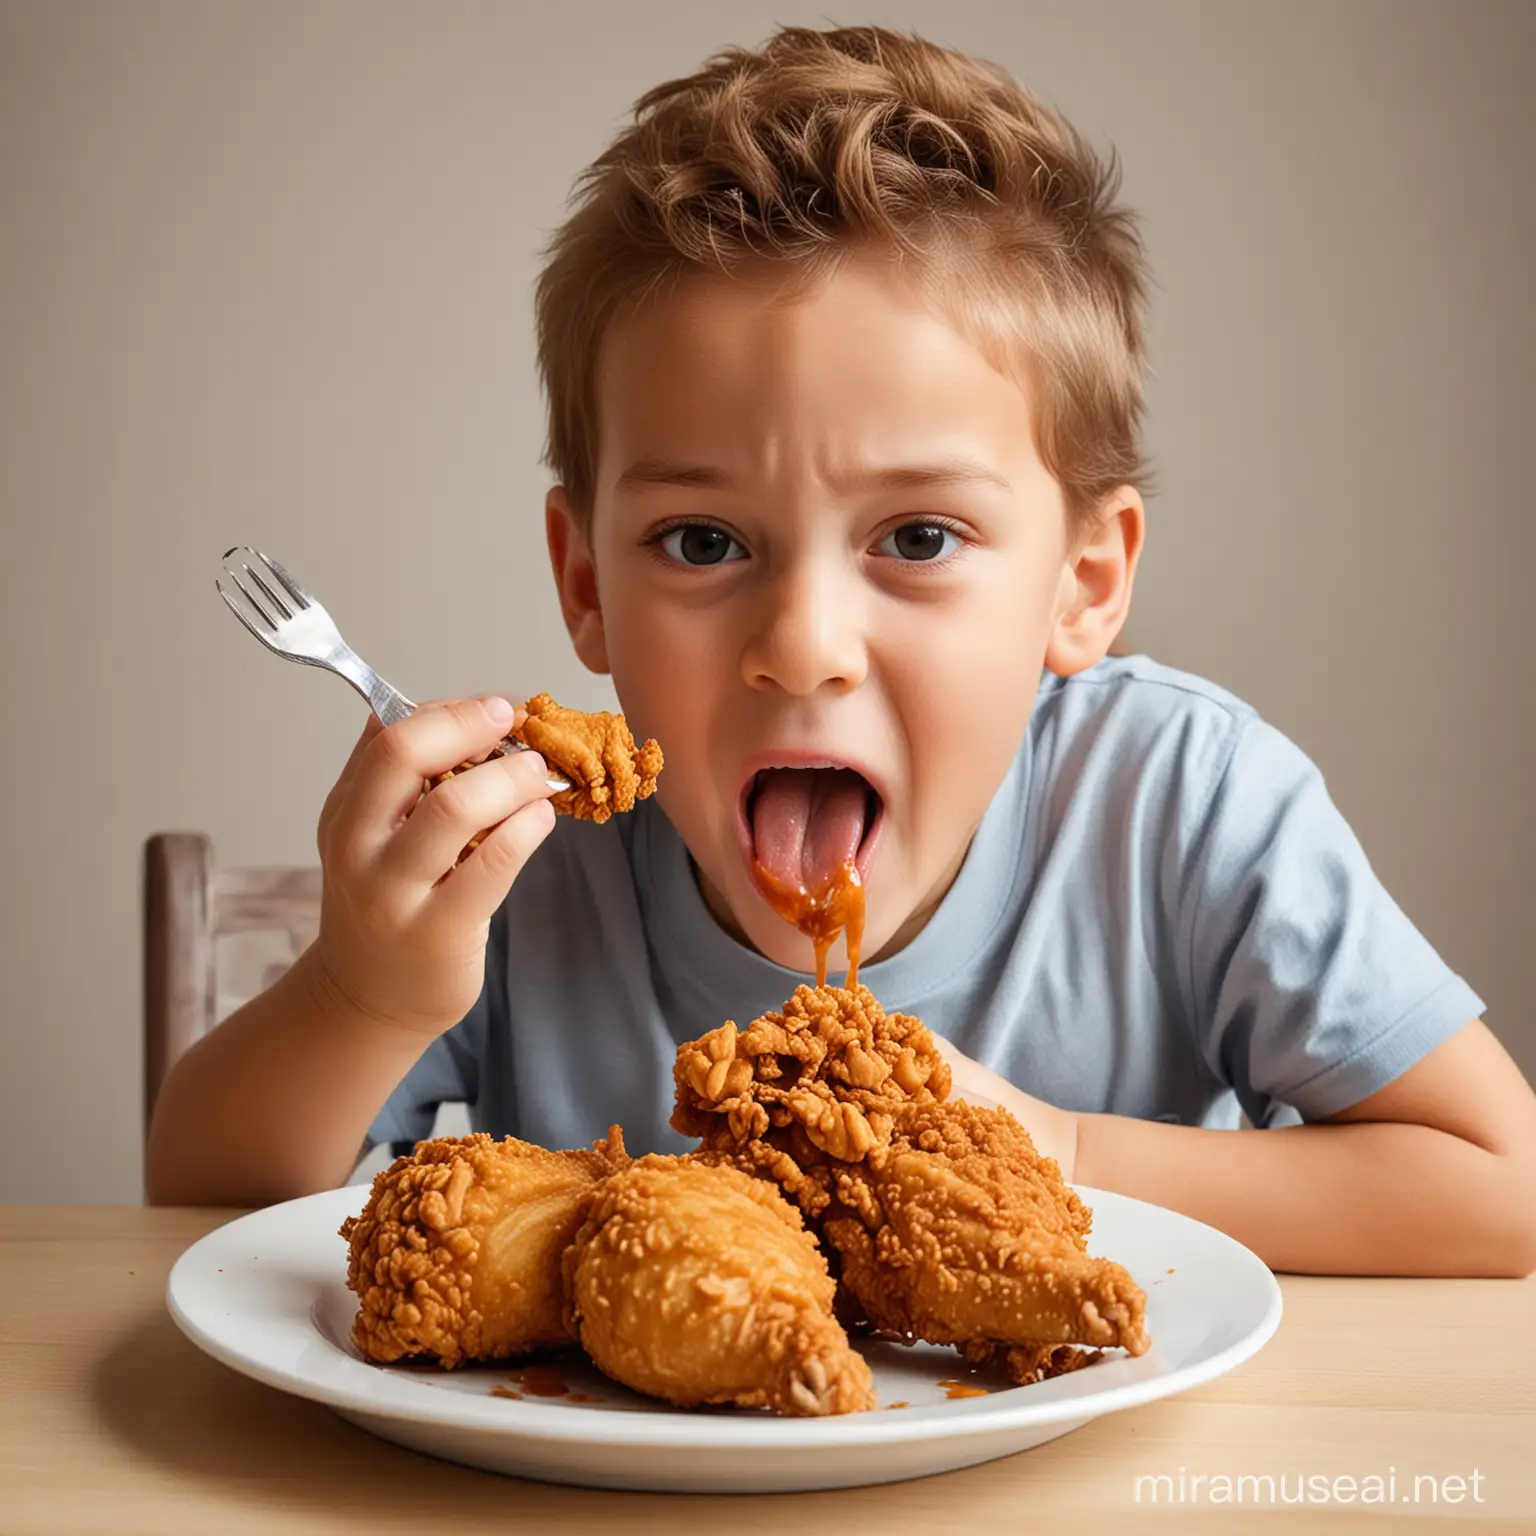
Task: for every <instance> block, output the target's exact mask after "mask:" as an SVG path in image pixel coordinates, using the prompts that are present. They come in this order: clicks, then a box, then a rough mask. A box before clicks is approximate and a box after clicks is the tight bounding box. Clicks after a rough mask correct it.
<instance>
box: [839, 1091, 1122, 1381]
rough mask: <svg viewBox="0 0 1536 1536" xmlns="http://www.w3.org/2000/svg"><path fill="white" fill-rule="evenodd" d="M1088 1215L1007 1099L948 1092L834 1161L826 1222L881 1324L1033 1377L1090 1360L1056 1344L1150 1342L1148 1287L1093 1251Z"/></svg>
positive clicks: (855, 1291)
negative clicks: (857, 1154)
mask: <svg viewBox="0 0 1536 1536" xmlns="http://www.w3.org/2000/svg"><path fill="white" fill-rule="evenodd" d="M1091 1220H1092V1215H1091V1213H1090V1212H1089V1210H1088V1209H1087V1207H1086V1206H1084V1205H1083V1203H1082V1201H1081V1200H1079V1199H1078V1197H1077V1195H1076V1193H1075V1192H1074V1191H1072V1190H1070V1189H1068V1188H1067V1186H1066V1185H1065V1184H1064V1183H1063V1182H1062V1179H1061V1173H1060V1170H1059V1169H1058V1168H1057V1165H1056V1163H1055V1162H1054V1160H1053V1159H1051V1158H1048V1157H1041V1156H1040V1155H1039V1154H1038V1153H1037V1152H1036V1151H1035V1147H1034V1144H1033V1142H1031V1140H1030V1138H1029V1134H1028V1132H1027V1131H1025V1129H1024V1127H1023V1126H1022V1125H1020V1124H1019V1122H1018V1121H1017V1120H1015V1119H1014V1117H1013V1116H1012V1115H1011V1114H1009V1113H1008V1111H1007V1110H1005V1109H983V1108H980V1107H978V1106H976V1105H972V1104H963V1103H946V1104H924V1105H914V1106H912V1107H911V1108H910V1109H908V1110H906V1111H904V1112H903V1113H902V1114H901V1115H900V1116H899V1117H898V1119H897V1123H896V1128H895V1133H894V1135H893V1136H892V1139H891V1142H890V1144H889V1146H887V1147H884V1148H880V1149H877V1150H876V1151H874V1152H871V1153H870V1154H869V1156H868V1157H867V1158H865V1159H863V1160H862V1161H861V1162H859V1163H857V1164H853V1165H850V1166H848V1167H845V1168H840V1169H838V1170H837V1173H836V1176H835V1179H834V1186H833V1201H832V1204H831V1205H830V1207H829V1208H828V1210H827V1211H826V1213H825V1215H824V1216H823V1219H822V1222H821V1232H822V1236H823V1237H824V1238H825V1240H826V1241H827V1243H828V1244H829V1245H830V1246H831V1247H832V1248H833V1249H834V1250H836V1252H837V1254H838V1255H839V1257H840V1259H841V1278H842V1284H843V1285H844V1286H845V1287H846V1288H847V1290H848V1291H849V1293H850V1294H851V1295H852V1296H853V1298H854V1299H855V1300H856V1301H857V1302H858V1304H859V1306H860V1307H861V1308H862V1310H863V1312H864V1314H865V1316H866V1317H867V1318H868V1319H869V1321H870V1322H871V1323H873V1324H874V1326H875V1327H876V1328H878V1329H882V1330H886V1331H889V1332H891V1333H894V1334H897V1335H898V1336H900V1337H903V1338H917V1339H925V1340H927V1341H928V1342H929V1343H932V1344H955V1345H958V1346H959V1347H960V1348H961V1349H962V1350H963V1351H964V1352H965V1354H966V1357H967V1359H968V1360H970V1361H971V1362H972V1363H973V1364H979V1363H981V1362H982V1361H983V1360H985V1359H988V1358H991V1357H992V1356H994V1355H1000V1356H1001V1357H1002V1358H1003V1360H1004V1363H1005V1364H1006V1365H1007V1366H1008V1368H1009V1370H1010V1372H1011V1373H1012V1374H1013V1375H1014V1377H1015V1379H1016V1380H1034V1379H1036V1377H1038V1376H1040V1375H1042V1374H1057V1373H1058V1372H1059V1371H1060V1370H1061V1369H1071V1368H1072V1367H1073V1366H1075V1365H1077V1364H1080V1363H1081V1357H1080V1356H1079V1355H1078V1354H1077V1353H1076V1352H1073V1351H1068V1352H1066V1353H1058V1352H1057V1349H1056V1347H1057V1346H1062V1345H1077V1344H1086V1345H1090V1346H1093V1347H1094V1348H1097V1349H1110V1348H1116V1347H1119V1348H1123V1349H1125V1350H1126V1351H1127V1352H1128V1353H1130V1354H1132V1355H1139V1354H1142V1353H1144V1352H1145V1350H1146V1348H1147V1345H1148V1342H1149V1341H1148V1338H1147V1333H1146V1328H1145V1316H1146V1295H1145V1293H1144V1292H1143V1291H1142V1289H1141V1287H1140V1286H1138V1285H1137V1284H1136V1282H1135V1281H1134V1280H1132V1278H1131V1277H1130V1275H1129V1274H1128V1273H1127V1272H1126V1271H1125V1270H1124V1269H1123V1268H1121V1266H1120V1265H1118V1264H1115V1263H1112V1262H1111V1261H1110V1260H1108V1259H1096V1258H1090V1257H1089V1256H1088V1252H1087V1237H1088V1230H1089V1225H1090V1222H1091Z"/></svg>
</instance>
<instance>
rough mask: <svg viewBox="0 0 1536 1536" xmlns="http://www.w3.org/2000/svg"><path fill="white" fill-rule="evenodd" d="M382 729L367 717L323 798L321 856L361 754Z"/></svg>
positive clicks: (319, 835) (374, 717) (375, 718)
mask: <svg viewBox="0 0 1536 1536" xmlns="http://www.w3.org/2000/svg"><path fill="white" fill-rule="evenodd" d="M383 729H384V722H383V721H382V720H380V719H379V717H378V716H377V715H369V716H368V719H367V720H366V721H365V722H364V724H363V729H362V731H361V733H360V734H359V735H358V738H357V740H356V742H354V743H353V746H352V751H351V754H350V755H349V756H348V758H347V760H346V762H345V763H344V764H343V765H342V769H341V772H340V773H339V774H337V776H336V782H335V783H334V784H333V785H331V790H330V793H329V794H328V795H327V796H326V797H325V804H324V805H322V806H321V807H320V824H319V828H318V831H317V834H316V836H317V838H318V841H319V844H320V851H321V853H322V855H323V854H324V852H325V847H326V834H327V832H328V830H329V827H330V824H331V822H332V820H334V818H335V815H336V811H337V808H338V807H339V806H340V805H341V803H342V801H343V800H345V799H346V796H347V790H348V788H349V786H350V785H351V783H352V780H353V778H354V777H355V775H356V773H357V765H358V764H359V763H360V762H362V760H363V754H364V753H365V752H366V751H367V748H368V743H369V742H371V741H372V740H373V738H374V737H375V736H377V735H378V734H379V732H380V731H382V730H383Z"/></svg>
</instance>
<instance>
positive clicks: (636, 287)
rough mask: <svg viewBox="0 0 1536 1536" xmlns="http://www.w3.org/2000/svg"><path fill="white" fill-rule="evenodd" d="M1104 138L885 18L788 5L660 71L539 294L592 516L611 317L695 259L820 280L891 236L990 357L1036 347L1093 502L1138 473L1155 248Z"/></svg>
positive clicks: (1009, 364) (578, 211) (552, 405)
mask: <svg viewBox="0 0 1536 1536" xmlns="http://www.w3.org/2000/svg"><path fill="white" fill-rule="evenodd" d="M1118 191H1119V172H1118V167H1117V163H1116V161H1115V158H1114V156H1113V154H1111V155H1110V156H1109V157H1108V158H1105V159H1101V158H1100V157H1099V156H1098V155H1096V154H1095V153H1094V151H1093V150H1092V149H1091V148H1090V147H1089V146H1088V145H1087V144H1086V143H1085V142H1084V140H1083V139H1082V138H1081V137H1080V136H1079V134H1078V133H1077V132H1076V130H1074V129H1073V128H1072V127H1071V126H1070V124H1068V123H1067V122H1066V121H1065V120H1064V119H1063V118H1061V117H1060V116H1059V115H1058V114H1057V113H1055V112H1053V111H1051V110H1050V109H1049V108H1047V107H1045V106H1043V105H1042V104H1041V103H1039V102H1037V101H1036V100H1035V99H1034V98H1033V97H1032V96H1030V95H1029V94H1028V92H1026V91H1025V90H1024V89H1023V87H1022V86H1020V85H1019V84H1018V83H1017V82H1016V81H1015V80H1014V79H1013V78H1012V77H1011V76H1010V75H1008V74H1007V73H1006V72H1005V71H1003V70H1002V69H1000V68H998V67H997V66H995V65H991V64H987V63H984V62H982V61H981V60H977V59H973V58H970V57H968V56H967V55H965V54H962V53H956V52H953V51H951V50H949V49H947V48H941V47H939V46H938V45H937V44H934V43H930V42H926V41H924V40H923V39H921V38H918V37H915V36H913V37H908V36H903V35H900V34H898V33H894V32H889V31H886V30H885V29H883V28H880V27H856V28H846V29H836V30H830V31H814V30H811V29H808V28H803V27H784V28H781V29H780V30H779V31H777V32H776V33H775V34H774V35H773V37H772V38H771V39H770V40H769V41H768V42H767V43H766V44H765V45H764V46H763V47H762V48H760V49H757V50H755V51H754V50H748V49H744V48H728V49H726V50H724V51H723V52H721V53H719V54H716V55H715V57H714V58H712V59H710V60H709V61H708V63H706V64H705V66H704V68H703V69H701V70H700V71H699V72H698V73H697V74H694V75H690V76H688V77H687V78H686V79H682V80H672V81H669V82H667V83H666V84H665V85H659V86H657V87H656V88H655V89H654V90H652V91H648V92H647V93H646V94H645V95H644V96H642V97H641V98H640V100H639V101H638V102H637V103H636V104H635V112H634V122H633V124H632V125H630V126H629V127H627V128H626V129H625V130H624V131H623V132H622V133H621V134H620V135H619V137H618V138H617V139H616V140H615V141H614V143H613V144H612V145H611V146H610V147H609V149H608V150H607V151H606V152H605V153H604V154H603V155H602V156H600V157H599V158H598V159H597V160H596V161H595V162H594V163H593V164H592V165H591V166H590V167H589V168H588V169H587V170H586V172H585V173H584V174H583V175H582V177H581V179H580V181H579V182H578V183H577V188H576V192H575V194H574V198H573V202H574V205H575V206H574V211H573V212H572V214H571V216H570V217H569V219H568V220H567V221H566V223H565V224H564V225H563V226H562V227H561V228H560V229H559V230H558V231H557V232H556V234H555V236H554V239H553V240H552V241H551V243H550V247H549V250H548V253H547V258H548V259H547V261H546V264H545V267H544V270H543V272H542V273H541V275H540V277H539V283H538V296H537V318H538V348H539V367H540V371H541V373H542V375H543V380H544V387H545V391H546V393H547V396H548V403H549V439H548V448H547V453H546V460H547V463H548V464H549V466H550V468H551V469H552V470H553V472H554V473H555V475H556V476H557V477H558V479H559V480H560V482H561V483H562V484H563V485H564V486H565V487H566V490H567V493H568V495H569V496H570V498H571V502H572V505H573V507H574V509H575V510H576V512H577V515H578V516H580V517H581V518H583V519H586V518H588V517H590V514H591V508H592V499H593V494H594V478H595V473H596V464H597V419H596V416H597V412H596V382H595V375H596V370H597V358H598V351H599V348H600V346H601V344H602V339H603V336H604V334H605V332H606V330H607V329H608V327H609V326H610V325H611V324H612V323H613V322H614V321H615V320H617V319H620V318H622V317H623V316H624V315H626V314H628V313H631V312H632V311H633V310H634V309H635V308H636V307H638V306H639V305H640V304H641V303H643V302H644V300H645V299H646V297H647V296H648V295H650V294H653V293H655V292H657V291H658V290H662V289H664V288H666V287H667V286H669V285H670V284H671V283H673V282H675V281H676V280H677V279H678V278H680V277H683V276H686V275H687V274H688V273H690V272H696V271H701V270H715V271H722V270H723V271H730V270H732V269H733V268H737V267H739V266H741V265H743V264H745V263H748V262H753V261H762V260H770V261H773V262H776V263H781V264H784V265H785V266H786V268H787V269H788V275H789V276H790V277H791V278H792V279H794V280H795V281H800V280H802V279H803V280H805V281H809V282H814V281H817V280H819V279H820V278H821V277H824V276H825V275H827V274H828V273H830V272H831V271H832V270H834V269H835V267H836V266H837V265H838V264H839V263H840V262H841V261H843V260H845V259H846V258H847V257H848V256H849V255H850V254H852V253H854V252H856V251H861V250H863V251H868V250H874V251H878V252H881V253H884V254H886V255H888V256H890V257H892V258H894V259H895V260H896V261H897V262H898V263H899V265H900V268H901V270H903V271H905V272H908V273H910V274H912V275H913V276H914V277H915V278H916V279H917V280H918V281H919V282H920V283H921V284H922V285H923V287H924V288H925V289H928V290H930V291H931V292H932V294H933V295H934V297H935V298H936V299H937V300H938V302H939V303H940V304H942V305H943V306H945V307H946V308H947V310H948V311H949V312H950V313H951V315H952V316H953V318H954V319H955V320H956V321H957V323H959V324H961V325H962V326H963V327H964V328H965V329H966V330H967V333H968V334H971V335H972V336H973V338H974V339H975V340H976V341H977V343H978V344H979V345H980V346H982V348H983V350H984V351H986V353H987V355H988V357H989V358H990V360H991V361H992V362H993V364H994V366H996V367H999V368H1002V369H1005V370H1007V369H1011V368H1015V367H1022V368H1023V369H1024V370H1025V371H1026V372H1027V375H1028V377H1029V382H1030V386H1031V389H1032V394H1033V398H1034V401H1035V420H1034V428H1035V436H1036V445H1037V448H1038V450H1039V452H1040V455H1041V458H1042V460H1043V462H1044V463H1045V465H1046V467H1047V468H1048V469H1049V470H1050V471H1051V473H1052V474H1053V475H1054V476H1055V478H1056V480H1057V481H1058V482H1059V483H1060V485H1061V486H1062V488H1063V491H1064V493H1065V497H1066V503H1067V508H1068V512H1069V515H1070V516H1071V517H1072V518H1073V520H1074V521H1077V522H1080V521H1081V520H1082V519H1083V518H1084V517H1085V516H1086V515H1087V514H1088V513H1090V512H1091V511H1092V509H1093V508H1095V507H1096V506H1097V505H1098V504H1099V503H1100V502H1101V501H1102V499H1103V498H1104V497H1105V496H1107V495H1108V494H1109V493H1110V492H1111V491H1113V490H1114V489H1115V488H1116V487H1117V486H1120V485H1124V484H1128V483H1129V484H1136V483H1141V482H1143V481H1144V478H1145V465H1144V463H1143V460H1142V457H1141V452H1140V448H1139V444H1138V428H1139V425H1140V421H1141V415H1142V410H1143V396H1142V383H1141V375H1142V368H1143V347H1144V341H1143V327H1144V320H1143V309H1144V286H1145V268H1144V264H1143V258H1142V250H1141V242H1140V239H1139V236H1138V234H1137V230H1136V225H1135V220H1134V218H1133V216H1132V215H1131V213H1130V212H1129V210H1128V209H1126V208H1125V207H1124V206H1123V205H1121V204H1119V203H1118V202H1117V201H1116V197H1117V194H1118Z"/></svg>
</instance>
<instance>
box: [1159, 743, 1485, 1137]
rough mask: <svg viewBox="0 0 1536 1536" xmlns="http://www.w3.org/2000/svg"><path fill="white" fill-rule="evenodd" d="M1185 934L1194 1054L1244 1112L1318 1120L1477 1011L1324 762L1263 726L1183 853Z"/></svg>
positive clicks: (1243, 747) (1380, 1082)
mask: <svg viewBox="0 0 1536 1536" xmlns="http://www.w3.org/2000/svg"><path fill="white" fill-rule="evenodd" d="M1186 868H1187V871H1188V875H1187V879H1186V881H1185V882H1184V894H1183V899H1182V910H1181V923H1180V932H1181V938H1182V940H1183V944H1184V946H1185V947H1184V953H1185V954H1187V956H1188V970H1189V975H1188V990H1189V997H1190V1002H1191V1006H1192V1011H1193V1018H1194V1023H1195V1026H1196V1029H1197V1032H1198V1034H1199V1037H1200V1045H1201V1048H1202V1051H1203V1053H1204V1055H1205V1058H1206V1060H1207V1062H1208V1064H1209V1065H1210V1067H1211V1069H1212V1071H1213V1072H1215V1073H1216V1075H1217V1076H1218V1077H1219V1078H1220V1079H1221V1080H1222V1081H1223V1082H1225V1083H1226V1084H1227V1085H1228V1086H1230V1087H1231V1088H1232V1090H1233V1091H1234V1093H1235V1094H1236V1095H1237V1098H1238V1101H1239V1103H1240V1104H1241V1105H1242V1107H1243V1109H1244V1111H1245V1112H1246V1114H1247V1115H1248V1118H1249V1119H1250V1120H1251V1121H1252V1122H1253V1123H1254V1124H1255V1125H1260V1126H1262V1125H1267V1124H1269V1123H1271V1122H1272V1121H1273V1120H1275V1119H1284V1118H1286V1116H1285V1114H1284V1106H1287V1105H1288V1106H1291V1107H1292V1108H1293V1109H1294V1110H1295V1111H1297V1113H1299V1115H1300V1116H1301V1118H1302V1119H1303V1120H1304V1121H1310V1120H1320V1119H1325V1118H1327V1117H1328V1116H1330V1115H1334V1114H1337V1113H1338V1112H1339V1111H1340V1110H1343V1109H1346V1108H1348V1107H1349V1106H1350V1105H1351V1104H1356V1103H1358V1102H1359V1101H1360V1100H1361V1099H1363V1098H1366V1097H1368V1096H1369V1095H1370V1094H1372V1093H1375V1092H1376V1091H1377V1090H1378V1089H1380V1088H1384V1087H1385V1086H1386V1085H1387V1084H1388V1083H1390V1082H1392V1081H1393V1080H1394V1079H1395V1078H1397V1077H1399V1076H1401V1075H1402V1073H1404V1072H1405V1071H1407V1070H1408V1068H1409V1067H1411V1066H1413V1065H1414V1064H1415V1063H1416V1062H1418V1061H1420V1060H1422V1059H1423V1057H1425V1056H1427V1055H1428V1054H1429V1053H1430V1052H1431V1051H1432V1050H1434V1049H1435V1048H1436V1047H1437V1046H1439V1045H1441V1044H1442V1043H1443V1042H1445V1041H1446V1040H1448V1039H1449V1038H1450V1037H1451V1036H1452V1035H1454V1034H1455V1033H1456V1032H1457V1031H1458V1030H1459V1029H1461V1028H1462V1027H1463V1026H1464V1025H1465V1024H1467V1023H1468V1022H1469V1021H1470V1020H1472V1019H1475V1018H1477V1017H1479V1016H1480V1015H1481V1014H1482V1012H1483V1011H1484V1004H1483V1002H1482V1000H1481V999H1480V998H1479V997H1478V996H1477V994H1476V993H1475V992H1474V991H1473V990H1472V989H1471V987H1469V986H1468V985H1467V984H1466V982H1464V981H1463V980H1462V979H1461V978H1460V977H1459V976H1457V975H1456V974H1455V972H1453V971H1452V970H1451V969H1450V967H1449V966H1447V965H1446V963H1445V962H1444V961H1443V960H1442V959H1441V958H1440V956H1439V954H1438V953H1437V952H1436V951H1435V949H1434V948H1433V947H1432V946H1431V945H1430V944H1429V942H1428V941H1427V940H1426V939H1425V938H1424V936H1423V935H1422V934H1421V933H1420V932H1419V931H1418V929H1417V928H1415V927H1414V925H1413V923H1412V922H1410V921H1409V919H1408V917H1407V916H1406V914H1405V913H1404V912H1403V911H1402V909H1401V908H1400V907H1399V906H1398V905H1397V903H1396V902H1395V901H1393V899H1392V898H1391V896H1390V895H1388V893H1387V891H1386V889H1385V888H1384V887H1383V886H1382V884H1381V881H1380V880H1379V879H1378V878H1377V877H1376V874H1375V872H1374V871H1373V870H1372V868H1371V865H1370V862H1369V860H1368V859H1367V858H1366V855H1365V851H1364V849H1363V848H1362V847H1361V846H1360V843H1359V840H1358V839H1357V838H1356V837H1355V835H1354V833H1353V832H1352V831H1351V829H1350V827H1349V824H1348V823H1347V822H1346V821H1345V819H1344V817H1343V815H1342V814H1341V813H1340V812H1339V810H1338V808H1337V807H1336V806H1335V805H1334V803H1333V801H1332V799H1331V798H1330V797H1329V795H1328V792H1327V789H1326V788H1325V786H1324V783H1323V776H1322V774H1321V773H1320V772H1319V771H1318V769H1317V767H1316V765H1315V764H1313V763H1312V761H1311V760H1310V759H1309V758H1308V757H1307V756H1306V754H1305V753H1303V752H1302V751H1301V749H1300V748H1299V747H1297V746H1296V745H1295V744H1294V743H1293V742H1291V741H1290V740H1289V739H1287V738H1286V737H1285V736H1284V735H1282V734H1281V733H1280V732H1279V731H1277V730H1275V729H1274V728H1273V727H1272V726H1270V725H1268V724H1266V723H1265V722H1264V721H1263V720H1261V719H1258V718H1257V717H1248V718H1247V719H1246V720H1245V721H1244V723H1243V724H1241V725H1240V726H1239V727H1238V728H1237V730H1236V732H1235V736H1234V741H1233V746H1232V751H1231V754H1230V756H1229V758H1228V759H1227V763H1226V767H1225V770H1224V771H1223V773H1222V774H1221V777H1220V779H1219V781H1218V782H1217V784H1216V786H1215V789H1214V792H1213V793H1212V794H1211V795H1210V796H1209V797H1208V810H1207V812H1206V814H1205V816H1204V818H1203V821H1202V822H1201V824H1200V825H1199V827H1198V828H1197V832H1196V837H1195V839H1194V843H1193V845H1192V847H1191V849H1190V862H1189V863H1188V865H1187V866H1186Z"/></svg>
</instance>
